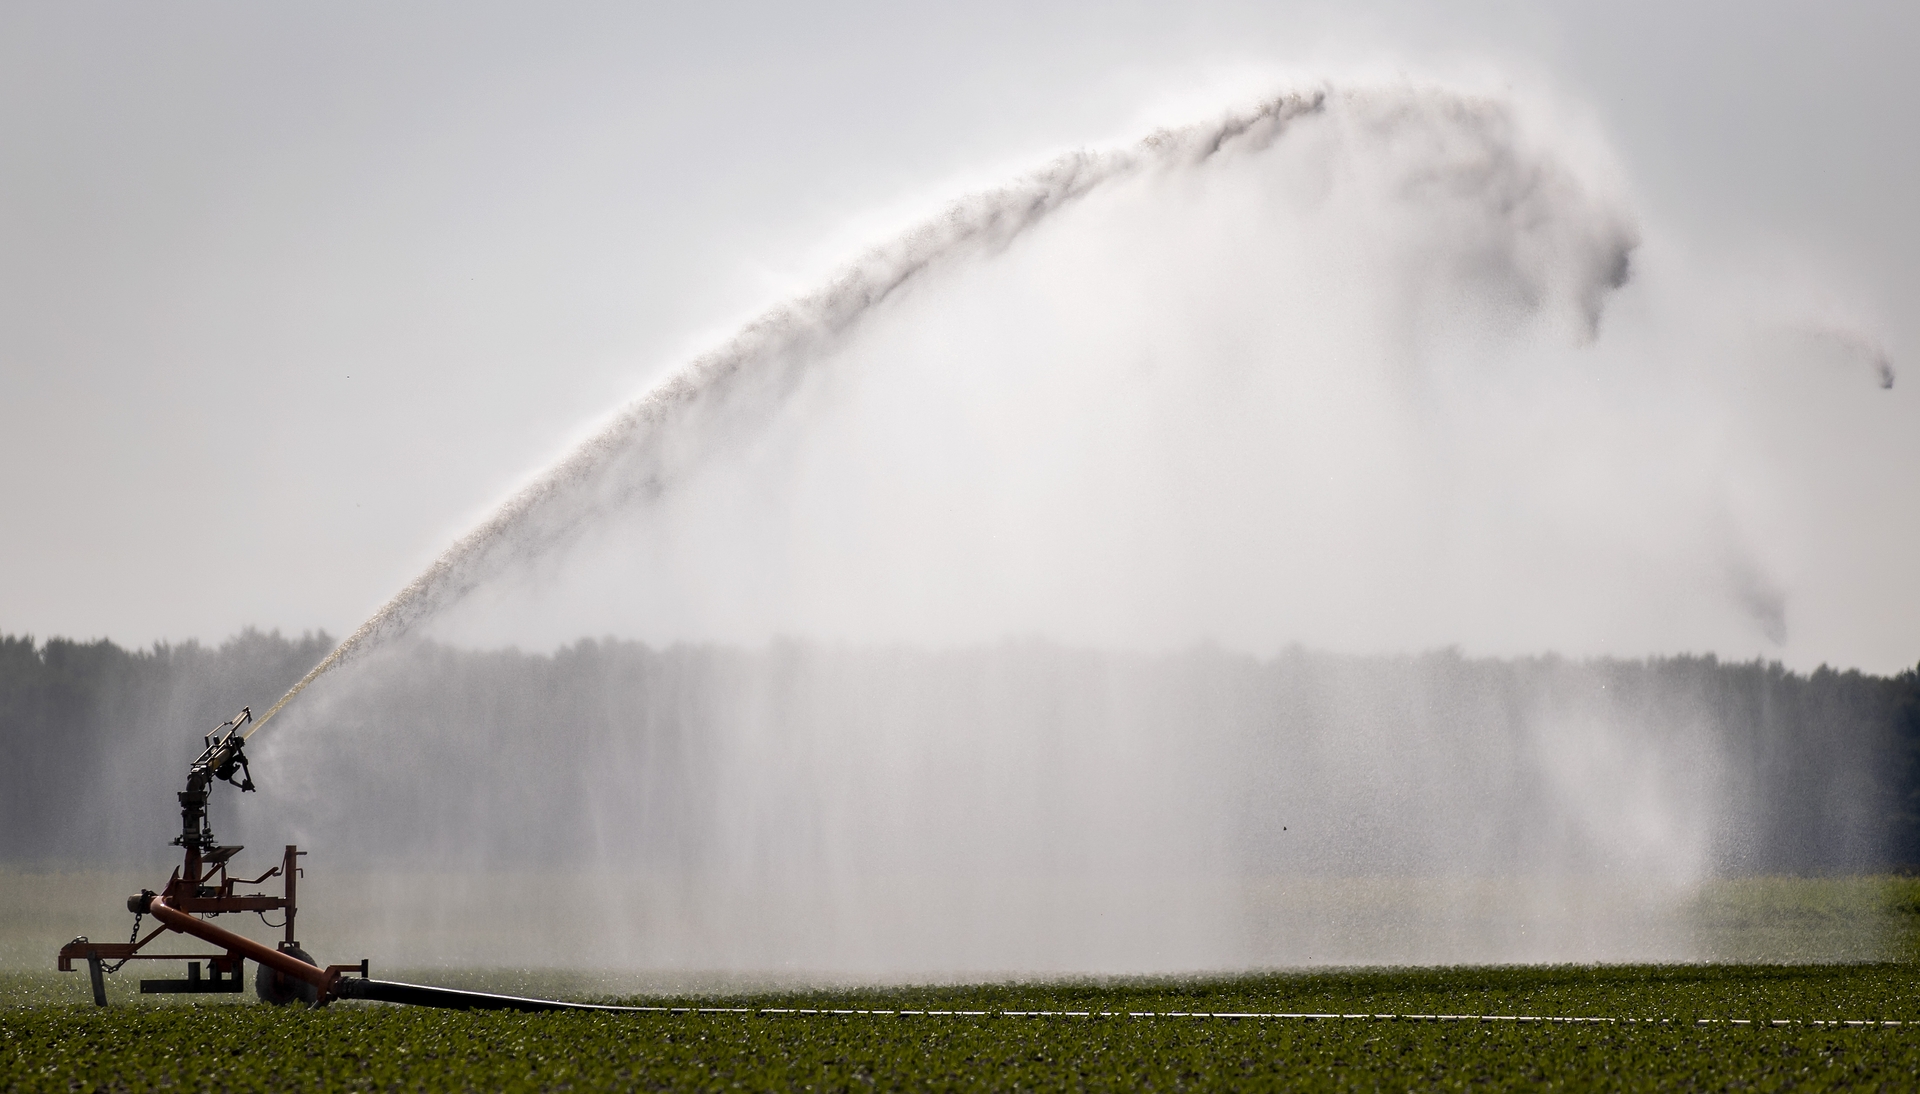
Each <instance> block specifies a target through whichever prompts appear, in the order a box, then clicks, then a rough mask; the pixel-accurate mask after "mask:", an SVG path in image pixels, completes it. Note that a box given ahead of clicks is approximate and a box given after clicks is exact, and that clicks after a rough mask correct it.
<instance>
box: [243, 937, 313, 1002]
mask: <svg viewBox="0 0 1920 1094" xmlns="http://www.w3.org/2000/svg"><path fill="white" fill-rule="evenodd" d="M281 952H282V953H284V954H286V955H287V956H288V957H297V958H299V959H300V960H302V961H305V962H306V963H307V964H309V965H318V964H319V962H317V961H315V960H314V959H313V958H312V957H311V956H310V955H309V954H308V953H307V951H305V950H303V949H301V948H300V947H298V946H294V947H293V948H291V949H287V950H282V951H281ZM253 991H254V994H256V995H258V996H259V997H260V1001H261V1002H263V1003H272V1004H273V1005H274V1006H276V1007H284V1006H286V1005H287V1004H289V1003H305V1004H306V1005H308V1006H312V1005H313V1004H314V1001H315V1000H317V999H319V998H320V989H319V988H316V987H314V986H313V985H312V984H309V983H307V982H306V981H305V980H298V979H295V978H294V977H291V976H288V975H286V974H285V973H282V972H278V971H276V970H274V969H270V968H268V967H267V966H265V965H259V964H256V965H255V966H254V969H253Z"/></svg>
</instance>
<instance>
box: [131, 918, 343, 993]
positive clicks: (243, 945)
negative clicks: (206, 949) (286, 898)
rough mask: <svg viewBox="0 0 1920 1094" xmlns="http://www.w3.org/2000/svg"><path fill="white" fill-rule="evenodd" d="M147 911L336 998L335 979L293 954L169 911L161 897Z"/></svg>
mask: <svg viewBox="0 0 1920 1094" xmlns="http://www.w3.org/2000/svg"><path fill="white" fill-rule="evenodd" d="M147 911H148V912H149V913H151V914H152V915H153V918H155V919H157V920H159V921H160V922H162V923H164V924H166V925H167V926H168V927H171V928H172V929H174V930H176V931H180V932H182V933H185V934H190V935H193V936H195V937H196V938H203V939H205V940H207V941H208V942H211V943H213V944H214V945H216V946H225V947H226V948H227V952H229V953H240V954H245V955H246V956H248V957H251V958H253V959H254V960H255V961H258V962H259V963H260V964H262V965H265V966H267V967H268V968H270V969H273V970H275V971H277V972H281V973H285V974H286V975H288V976H291V977H293V978H294V979H296V980H305V981H306V982H307V983H309V984H312V985H313V986H314V987H316V988H319V989H320V998H321V999H322V1000H325V999H326V998H327V997H328V996H329V995H331V994H332V992H331V991H330V989H331V988H332V987H333V977H332V976H331V975H329V974H328V973H327V972H326V971H325V970H322V969H318V968H315V967H314V966H312V965H309V964H307V963H306V962H305V961H302V960H300V959H299V958H297V957H295V956H293V955H292V954H288V953H282V952H281V951H279V950H276V949H274V948H273V947H272V946H268V945H265V944H263V943H259V942H255V941H254V940H253V939H251V938H247V937H245V936H244V935H237V934H234V933H233V932H232V931H229V930H227V929H226V928H225V927H216V926H214V925H213V924H211V923H208V922H207V921H206V920H204V919H201V918H199V917H198V916H191V915H188V914H187V913H185V912H183V911H181V910H179V909H178V908H169V907H167V903H166V901H165V900H164V899H162V898H161V897H154V898H153V903H152V904H150V905H148V907H147Z"/></svg>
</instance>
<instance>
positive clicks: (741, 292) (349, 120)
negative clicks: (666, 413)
mask: <svg viewBox="0 0 1920 1094" xmlns="http://www.w3.org/2000/svg"><path fill="white" fill-rule="evenodd" d="M1361 8H1362V6H1361V5H1358V4H1325V5H1322V4H1289V3H1261V4H1234V3H1206V2H1199V3H1195V2H1183V3H1180V4H1171V3H1168V4H1142V3H1101V4H1061V3H1039V2H1033V0H1024V2H1022V3H1019V4H1007V3H998V2H976V3H972V4H967V5H950V6H946V7H933V6H924V7H922V6H913V5H898V4H869V5H861V4H840V5H809V6H800V5H765V6H761V5H745V4H704V5H673V6H667V5H660V6H658V7H655V8H644V7H642V6H640V5H631V4H605V5H588V4H571V5H567V4H540V5H531V4H529V5H520V6H513V7H506V6H500V5H481V4H474V3H459V4H452V3H449V4H444V5H428V4H391V3H379V4H362V5H354V4H345V3H329V4H324V5H322V4H279V5H271V6H267V5H256V4H238V3H236V4H224V5H223V4H195V3H174V4H165V5H156V4H117V5H116V4H81V3H60V4H37V5H36V4H26V3H16V4H9V5H6V6H5V7H4V8H3V9H0V440H4V443H5V452H6V454H7V458H6V459H5V460H4V462H0V514H3V516H0V521H4V524H0V527H4V529H5V531H6V534H5V535H4V536H0V574H4V577H0V632H8V633H23V632H24V633H33V634H36V635H41V636H45V635H54V634H61V635H72V636H80V637H91V636H107V637H112V638H114V639H116V640H118V641H122V642H127V643H144V642H148V641H153V640H156V639H169V640H181V639H187V638H201V639H209V640H212V639H218V638H221V637H224V636H225V635H227V634H229V633H231V632H233V631H234V630H236V629H238V628H239V627H241V626H245V625H257V626H261V627H278V628H281V629H289V630H300V629H304V628H310V627H324V628H327V629H329V630H331V631H333V632H335V633H341V632H344V631H346V630H350V629H351V628H352V626H353V625H354V624H355V623H357V622H358V621H359V620H360V619H361V618H363V617H364V616H365V615H366V614H367V613H368V612H369V611H370V610H371V609H373V608H374V607H375V606H376V605H378V604H379V603H380V602H381V601H382V600H384V599H385V597H386V596H387V595H389V594H390V593H391V592H392V591H393V590H394V589H395V588H397V587H398V586H399V585H401V584H402V583H404V582H405V581H406V580H407V579H408V578H409V577H411V576H412V575H413V574H414V573H415V572H417V571H418V570H419V569H420V568H421V567H422V566H423V565H424V564H425V563H426V562H427V561H428V560H429V559H431V557H432V556H433V555H434V554H435V553H436V552H437V551H438V550H439V549H440V548H441V547H443V546H444V545H445V544H446V543H447V542H448V541H449V540H450V539H452V538H453V537H454V536H456V535H457V534H458V533H459V532H460V531H462V530H463V529H465V528H466V527H468V526H470V525H471V524H472V523H473V522H474V521H475V520H476V519H477V518H478V517H479V516H481V515H482V514H483V513H484V512H485V511H486V510H487V509H488V508H489V507H490V506H491V505H492V504H493V503H494V502H496V501H497V500H498V499H499V498H500V497H501V496H502V494H503V493H504V492H505V491H506V490H508V489H509V488H510V487H511V486H512V484H514V483H515V482H516V481H518V480H521V479H522V478H523V477H524V476H525V475H526V474H527V473H528V472H529V471H530V470H531V469H533V468H536V467H538V466H540V465H542V464H543V463H545V462H546V461H548V460H549V459H551V458H552V457H553V456H555V455H556V454H558V453H559V452H561V451H563V450H564V449H565V447H566V446H567V444H568V442H569V440H570V439H572V438H575V437H577V436H579V435H580V431H581V430H582V429H583V428H584V427H585V425H586V424H587V423H589V422H590V421H592V420H594V419H595V418H597V417H599V416H600V415H602V414H604V413H605V412H606V410H607V409H608V408H609V407H611V406H613V405H615V404H617V403H619V402H622V401H624V400H625V399H627V398H629V397H631V396H632V395H634V394H636V393H637V392H638V391H640V390H641V389H643V388H644V387H645V386H646V384H647V383H648V382H649V380H650V379H652V378H655V377H657V376H659V375H660V374H661V373H662V372H663V371H665V370H666V369H669V368H671V367H672V366H674V365H676V364H678V363H679V362H680V361H682V360H684V359H685V358H686V357H687V356H688V355H689V354H690V353H691V352H693V351H695V350H697V349H700V348H703V347H705V346H706V345H709V344H711V343H712V342H714V341H715V340H717V339H718V338H719V337H721V336H722V335H724V333H725V332H726V331H727V330H729V329H730V328H731V327H732V326H733V325H734V324H736V323H737V322H738V321H740V320H741V319H743V318H746V317H748V316H750V315H752V314H753V313H755V312H756V311H757V310H759V309H760V308H763V307H765V306H766V305H768V304H770V303H772V302H774V301H776V300H778V299H780V298H781V297H782V296H784V295H785V294H786V293H787V292H788V291H789V290H790V289H791V288H793V287H795V286H797V285H802V284H805V283H806V282H807V281H809V280H810V279H811V278H813V277H816V276H818V275H819V274H820V273H821V272H823V271H825V270H829V269H831V267H832V262H833V260H834V259H835V258H836V257H837V256H839V255H841V254H842V253H844V251H845V249H846V248H847V247H848V246H850V245H852V244H853V243H856V242H858V241H859V240H860V239H862V238H863V237H864V236H865V235H866V234H868V233H870V232H871V231H872V230H873V226H874V225H875V224H877V223H880V222H881V221H885V220H886V219H887V215H888V210H893V209H899V208H902V207H907V206H916V205H918V204H920V203H921V202H922V201H923V200H924V198H925V197H926V195H929V194H938V193H945V192H951V191H952V190H953V189H954V188H955V186H956V185H960V184H963V183H964V182H966V181H968V180H972V181H978V182H987V181H992V180H994V179H996V178H997V177H999V176H1000V175H1001V174H1003V173H1004V170H1005V169H1006V168H1007V167H1009V166H1010V165H1015V166H1017V165H1024V164H1027V163H1030V162H1032V161H1034V160H1036V159H1038V158H1042V157H1044V156H1046V155H1048V154H1050V153H1051V152H1053V151H1055V150H1057V149H1059V148H1062V147H1067V146H1072V145H1075V144H1079V143H1082V142H1086V141H1099V140H1107V139H1111V138H1114V137H1118V136H1124V135H1126V134H1129V133H1131V132H1133V131H1135V130H1136V129H1138V128H1139V126H1140V125H1141V124H1142V122H1143V120H1144V119H1148V118H1158V117H1160V116H1161V115H1162V114H1163V113H1164V112H1165V111H1166V110H1167V109H1169V107H1168V104H1169V103H1172V102H1178V101H1181V100H1183V99H1191V98H1194V97H1199V96H1203V95H1204V93H1205V89H1207V88H1209V87H1212V86H1215V85H1217V84H1219V83H1221V82H1223V81H1231V80H1233V79H1234V78H1235V74H1236V73H1242V72H1244V71H1246V70H1249V69H1256V68H1273V67H1276V66H1278V67H1291V68H1297V69H1299V70H1301V71H1305V72H1316V71H1329V70H1332V71H1339V70H1343V69H1349V68H1353V67H1355V66H1360V67H1366V68H1369V69H1372V70H1375V71H1380V70H1386V71H1392V70H1394V69H1395V68H1396V67H1405V68H1408V69H1411V70H1417V71H1421V72H1430V73H1432V72H1437V73H1446V72H1449V71H1466V72H1472V73H1475V74H1477V75H1479V76H1480V77H1482V78H1484V75H1485V74H1486V73H1487V72H1489V71H1491V72H1496V73H1510V74H1511V75H1512V77H1513V79H1514V80H1516V81H1517V82H1519V83H1522V84H1524V85H1526V86H1529V87H1535V88H1543V89H1546V90H1548V91H1550V92H1551V93H1552V94H1553V95H1555V96H1556V97H1557V98H1558V99H1560V100H1561V101H1562V102H1565V103H1568V104H1572V107H1573V108H1575V109H1577V110H1584V111H1585V112H1587V113H1589V114H1590V115H1591V116H1592V117H1593V118H1594V120H1595V122H1596V124H1597V126H1598V128H1599V129H1600V130H1601V132H1603V133H1604V135H1605V136H1606V138H1607V139H1608V140H1609V141H1610V142H1611V143H1612V145H1613V146H1614V149H1615V152H1616V155H1617V157H1618V159H1619V160H1620V161H1621V163H1622V164H1623V166H1624V168H1625V170H1626V172H1627V174H1628V176H1629V184H1630V186H1631V188H1632V191H1633V194H1634V198H1635V200H1636V203H1637V206H1638V210H1639V213H1640V215H1641V216H1642V217H1643V218H1644V219H1645V220H1646V221H1647V222H1649V223H1650V224H1652V225H1654V226H1656V227H1658V228H1661V229H1662V230H1664V231H1665V232H1667V233H1668V235H1669V236H1670V237H1671V238H1674V239H1677V240H1679V241H1681V242H1682V243H1683V244H1685V245H1686V246H1689V247H1692V248H1697V249H1698V250H1699V251H1700V252H1702V253H1710V254H1713V255H1715V256H1717V258H1716V260H1717V261H1719V262H1722V263H1729V264H1733V265H1738V264H1739V263H1740V262H1741V261H1742V256H1748V255H1751V256H1753V257H1754V260H1755V261H1756V262H1764V263H1765V264H1767V265H1768V266H1769V268H1778V267H1779V266H1781V265H1782V264H1783V263H1784V264H1785V265H1788V266H1791V267H1794V268H1799V269H1804V270H1806V271H1807V276H1808V278H1809V279H1810V280H1811V281H1817V282H1818V283H1820V284H1822V285H1824V286H1826V287H1827V289H1828V291H1830V292H1831V293H1833V294H1836V295H1837V297H1838V298H1839V299H1840V300H1841V301H1842V302H1843V304H1844V310H1845V311H1846V312H1847V313H1848V315H1849V317H1850V318H1852V319H1854V320H1857V321H1858V322H1860V323H1861V324H1864V325H1865V326H1866V327H1867V328H1868V332H1869V333H1870V334H1871V335H1872V336H1873V337H1875V338H1878V339H1880V340H1882V341H1884V342H1885V344H1886V345H1888V346H1889V347H1890V349H1891V351H1892V354H1893V358H1894V361H1895V364H1896V366H1901V365H1903V364H1904V363H1905V362H1907V361H1908V360H1909V357H1910V355H1911V353H1912V350H1913V348H1914V347H1916V346H1920V319H1916V317H1915V314H1914V312H1913V309H1912V307H1911V302H1912V301H1914V300H1915V299H1916V296H1920V140H1916V138H1915V134H1920V68H1916V66H1914V65H1913V63H1912V57H1911V51H1912V48H1913V46H1914V45H1915V44H1916V43H1920V7H1916V6H1914V5H1912V4H1909V3H1891V2H1890V3H1851V4H1832V3H1826V4H1812V3H1808V4H1781V3H1732V2H1728V3H1703V4H1674V3H1617V2H1616V3H1605V4H1602V3H1582V4H1572V3H1559V4H1552V3H1527V4H1520V3H1514V4H1503V3H1477V4H1458V5H1450V6H1447V7H1445V8H1444V9H1442V8H1441V7H1440V6H1438V5H1433V6H1429V5H1391V4H1372V5H1367V6H1365V9H1364V10H1360V9H1361ZM1907 374H1908V375H1911V376H1913V377H1915V378H1916V379H1920V368H1912V367H1909V368H1908V373H1907ZM1888 398H1891V399H1897V400H1900V404H1899V405H1900V406H1902V407H1904V408H1905V413H1906V414H1907V416H1908V420H1910V421H1913V422H1914V423H1916V429H1920V414H1916V413H1915V411H1914V408H1915V407H1916V405H1920V404H1916V402H1915V398H1914V395H1913V391H1912V387H1911V384H1910V383H1906V384H1903V385H1902V386H1900V387H1898V388H1897V389H1896V390H1895V391H1894V392H1892V393H1890V394H1889V396H1888ZM1904 451H1912V449H1907V450H1904ZM1907 470H1908V471H1909V472H1910V471H1911V469H1907ZM1912 478H1913V476H1912V475H1911V474H1910V473H1909V474H1906V475H1903V476H1896V481H1898V482H1900V483H1908V482H1911V481H1912ZM1884 506H1885V507H1886V509H1887V510H1888V511H1889V513H1890V516H1889V517H1888V519H1886V520H1884V521H1881V522H1880V523H1878V524H1877V525H1876V526H1875V527H1874V528H1873V529H1870V530H1869V529H1863V530H1862V531H1861V532H1860V534H1861V535H1873V536H1878V537H1881V538H1883V539H1884V538H1886V537H1888V536H1890V535H1891V536H1893V537H1894V538H1896V539H1906V540H1910V539H1911V536H1912V534H1913V533H1914V532H1915V531H1916V530H1917V529H1920V518H1917V517H1916V512H1917V511H1920V499H1916V498H1914V497H1911V496H1908V495H1906V494H1904V493H1902V492H1899V491H1893V492H1890V493H1888V494H1887V496H1886V497H1885V498H1884ZM1902 551H1904V547H1903V545H1897V544H1882V549H1881V553H1882V554H1883V555H1884V554H1886V553H1888V552H1902ZM1909 568H1910V567H1909ZM1916 593H1920V585H1916V584H1914V583H1913V582H1911V581H1909V582H1908V583H1907V584H1905V585H1902V586H1897V587H1894V588H1891V589H1889V590H1887V591H1886V593H1885V595H1884V596H1882V597H1880V607H1879V608H1878V609H1876V611H1877V613H1878V614H1876V615H1874V617H1873V618H1871V619H1867V618H1864V617H1863V619H1862V621H1861V629H1860V635H1861V637H1860V638H1859V640H1858V641H1850V642H1845V643H1838V644H1837V645H1836V648H1835V651H1834V652H1833V653H1832V654H1831V655H1825V656H1830V657H1831V658H1832V659H1835V660H1840V661H1843V662H1844V663H1853V664H1863V665H1865V666H1866V667H1871V668H1876V669H1882V670H1885V669H1889V668H1892V667H1895V666H1898V665H1902V664H1912V663H1913V661H1914V660H1915V658H1916V657H1920V627H1916V626H1914V625H1912V624H1911V623H1910V622H1908V621H1909V620H1911V619H1913V618H1915V617H1916V615H1915V613H1914V612H1913V611H1912V610H1911V609H1907V608H1904V607H1902V606H1901V602H1902V601H1903V600H1904V603H1912V600H1911V599H1910V598H1911V597H1912V596H1914V595H1915V594H1916ZM1889 598H1891V599H1892V600H1893V601H1894V603H1892V604H1891V605H1889V604H1888V600H1889ZM1856 599H1857V600H1859V601H1860V602H1866V601H1868V600H1871V599H1873V598H1872V597H1870V596H1868V595H1866V594H1865V593H1862V594H1861V595H1860V596H1858V597H1857V598H1856ZM1841 647H1844V648H1841ZM1802 652H1803V655H1806V656H1813V657H1815V658H1817V659H1824V657H1823V655H1821V654H1820V653H1819V651H1802Z"/></svg>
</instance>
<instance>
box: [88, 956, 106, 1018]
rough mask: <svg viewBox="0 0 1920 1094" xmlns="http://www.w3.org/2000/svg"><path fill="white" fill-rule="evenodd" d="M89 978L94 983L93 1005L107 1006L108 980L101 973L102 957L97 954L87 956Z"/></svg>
mask: <svg viewBox="0 0 1920 1094" xmlns="http://www.w3.org/2000/svg"><path fill="white" fill-rule="evenodd" d="M87 978H88V979H90V980H92V981H93V1005H94V1006H96V1007H104V1006H106V1005H107V978H106V976H104V975H103V974H102V973H101V971H100V955H99V954H97V953H90V954H88V955H87Z"/></svg>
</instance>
